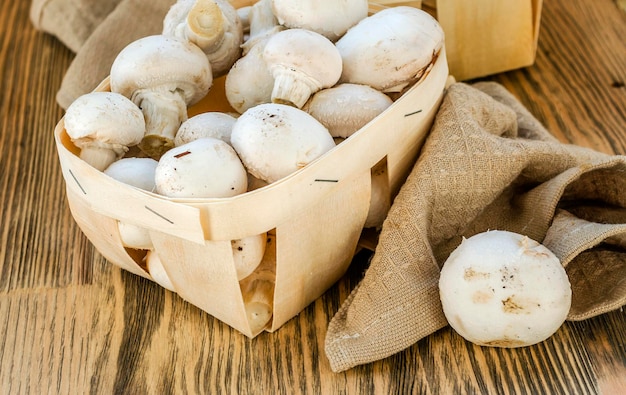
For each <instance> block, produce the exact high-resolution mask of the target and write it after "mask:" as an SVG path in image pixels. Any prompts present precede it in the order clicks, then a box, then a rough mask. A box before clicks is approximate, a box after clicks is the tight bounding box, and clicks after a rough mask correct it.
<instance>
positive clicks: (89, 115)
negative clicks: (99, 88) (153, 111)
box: [64, 92, 146, 170]
mask: <svg viewBox="0 0 626 395" xmlns="http://www.w3.org/2000/svg"><path fill="white" fill-rule="evenodd" d="M64 122H65V131H66V132H67V134H68V136H69V137H70V139H71V140H72V142H73V143H74V145H76V146H77V147H78V148H80V158H81V159H82V160H84V161H85V162H87V163H88V164H90V165H91V166H93V167H95V168H96V169H98V170H104V169H106V168H107V167H108V166H109V165H110V164H111V163H113V162H114V161H115V160H117V159H119V158H121V157H122V156H123V155H124V153H126V152H127V151H128V147H129V146H133V145H137V144H138V143H139V142H140V141H141V139H142V138H143V135H144V133H145V130H146V124H145V121H144V117H143V114H142V113H141V110H139V108H138V107H137V106H136V105H135V104H134V103H133V102H131V101H130V100H128V99H127V98H126V97H124V96H122V95H120V94H117V93H112V92H92V93H87V94H84V95H82V96H80V97H78V98H77V99H76V100H74V102H72V104H70V106H69V107H68V108H67V111H66V113H65V118H64Z"/></svg>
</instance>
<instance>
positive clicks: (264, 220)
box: [54, 50, 448, 337]
mask: <svg viewBox="0 0 626 395" xmlns="http://www.w3.org/2000/svg"><path fill="white" fill-rule="evenodd" d="M447 78H448V67H447V62H446V56H445V50H442V51H441V53H440V55H439V57H438V59H437V60H436V62H435V63H434V64H433V67H432V68H431V70H430V71H429V73H428V75H427V76H426V77H425V78H424V79H422V80H421V81H420V82H419V83H418V84H416V85H415V86H413V87H412V88H411V89H410V90H409V91H407V92H406V93H405V94H404V95H403V96H402V97H401V98H400V99H398V100H397V101H396V102H395V103H394V104H393V105H392V106H391V107H389V108H388V109H387V110H386V111H385V112H384V113H382V114H380V115H379V116H378V117H377V118H376V119H374V120H373V121H372V122H370V123H369V124H367V125H366V126H364V127H363V128H362V129H361V130H359V131H358V132H356V133H355V134H354V135H352V136H351V137H350V138H348V139H347V140H345V141H344V142H342V143H340V144H338V145H337V146H336V147H335V148H333V149H332V150H331V151H329V152H327V153H326V154H325V155H323V156H322V157H320V158H318V159H317V160H315V161H314V162H312V163H311V164H309V165H307V166H306V167H305V168H303V169H301V170H299V171H298V172H296V173H293V174H291V175H289V176H287V177H285V178H283V179H281V180H279V181H277V182H275V183H272V184H270V185H268V186H265V187H263V188H260V189H257V190H253V191H250V192H247V193H245V194H242V195H239V196H235V197H231V198H220V199H173V198H167V197H164V196H160V195H157V194H153V193H150V192H145V191H142V190H139V189H135V188H133V187H130V186H128V185H126V184H123V183H121V182H118V181H116V180H114V179H112V178H110V177H108V176H106V175H105V174H104V173H102V172H100V171H98V170H96V169H94V168H92V167H91V166H89V165H87V164H86V163H85V162H83V161H82V160H81V159H80V158H79V157H78V156H77V154H79V149H78V148H77V147H75V146H74V145H73V144H72V142H71V141H70V138H69V137H68V135H67V134H66V132H65V129H64V121H63V119H61V120H60V121H59V123H58V124H57V126H56V128H55V131H54V136H55V140H56V147H57V150H58V155H59V160H60V163H61V168H62V172H63V177H64V179H65V181H66V191H67V199H68V202H69V206H70V210H71V212H72V215H73V217H74V219H75V221H76V222H77V224H78V225H79V227H80V228H81V230H82V231H83V233H84V234H85V235H86V236H87V238H88V239H89V240H90V241H91V243H92V244H93V245H94V246H95V248H96V249H97V250H98V251H99V252H100V253H101V254H102V255H103V256H104V257H105V258H106V259H107V260H108V261H110V262H111V263H113V264H116V265H118V266H119V267H121V268H123V269H125V270H127V271H129V272H132V273H134V274H137V275H139V276H142V277H145V278H148V279H152V277H151V276H150V274H149V273H148V272H147V271H146V270H144V269H143V268H142V261H143V259H144V258H145V255H146V253H147V251H144V250H134V249H129V248H125V247H124V246H123V244H122V241H121V238H120V234H119V230H118V222H119V221H123V222H125V223H128V224H133V225H137V226H140V227H143V228H146V229H148V230H149V233H150V237H151V239H152V242H153V245H154V251H155V252H156V253H157V254H158V256H159V258H160V260H161V262H162V264H163V268H164V269H165V271H166V273H167V275H168V277H169V279H170V281H171V286H172V288H173V291H175V292H176V293H177V294H178V295H180V296H181V297H182V298H183V299H185V300H187V301H188V302H190V303H192V304H194V305H195V306H197V307H199V308H200V309H202V310H204V311H205V312H207V313H209V314H211V315H213V316H214V317H216V318H218V319H219V320H221V321H223V322H225V323H226V324H228V325H230V326H231V327H233V328H235V329H237V330H238V331H240V332H241V333H243V334H245V335H247V336H249V337H254V336H256V335H258V334H259V333H260V332H261V331H263V330H267V331H274V330H276V329H277V328H279V327H280V326H281V325H283V324H284V323H285V322H286V321H288V320H289V319H291V318H292V317H294V316H295V315H297V314H298V313H299V312H300V311H302V310H303V309H304V308H305V307H306V306H307V305H308V304H310V303H311V302H312V301H313V300H315V299H316V298H318V297H319V296H320V295H321V294H322V293H323V292H325V291H326V290H327V289H328V288H329V287H330V286H331V285H332V284H333V283H335V282H336V281H337V280H338V279H339V278H340V277H341V276H342V275H343V274H344V273H345V271H346V270H347V268H348V266H349V264H350V262H351V259H352V258H353V255H354V253H355V251H356V249H357V245H358V242H359V238H360V235H361V232H362V230H363V225H364V222H365V219H366V216H367V213H368V211H369V208H370V207H369V206H370V193H371V179H372V178H371V169H372V168H373V167H374V166H376V165H379V166H380V164H381V163H382V164H384V165H385V166H386V169H387V174H388V184H389V188H388V193H389V196H390V198H392V197H393V196H395V194H396V193H397V191H398V189H399V188H400V186H401V184H402V183H403V182H404V180H405V178H406V176H407V174H408V172H409V171H410V169H411V168H412V166H413V164H414V163H415V160H416V158H417V156H418V151H419V149H420V147H421V145H422V143H423V140H424V139H425V137H426V135H427V133H428V131H429V129H430V126H431V125H432V122H433V119H434V116H435V113H436V112H437V109H438V107H439V104H440V102H441V98H442V95H443V91H444V87H445V84H446V81H447ZM108 89H109V85H108V81H106V80H105V81H104V82H103V83H102V84H101V85H100V86H99V87H98V88H97V89H96V90H98V91H105V90H108ZM224 103H227V101H226V99H225V97H224V96H223V90H222V89H220V86H219V81H218V82H216V87H215V88H214V89H212V90H211V93H210V94H209V96H207V99H206V100H205V101H204V102H202V103H200V104H199V105H198V106H197V107H195V108H191V109H190V113H193V112H196V113H197V112H199V111H220V110H223V108H224V106H225V105H224ZM199 109H201V110H199ZM264 232H267V234H268V243H267V248H266V252H265V255H264V258H263V261H262V263H261V265H260V266H259V268H257V270H256V271H255V272H254V273H253V274H252V275H250V276H248V277H247V278H246V279H244V280H242V281H238V279H237V274H236V270H235V266H234V263H233V255H232V249H231V240H237V239H241V238H244V237H247V236H251V235H257V234H262V233H264ZM268 284H269V289H268V287H267V286H268ZM258 286H262V287H265V292H266V295H267V293H268V292H269V297H270V303H271V305H272V310H273V316H272V318H271V320H270V322H269V324H268V325H267V326H265V327H262V328H258V327H255V326H254V325H252V324H251V322H250V319H249V317H248V315H247V314H246V303H249V302H250V298H252V299H254V294H253V293H252V294H250V290H254V288H255V287H258ZM250 295H252V296H250Z"/></svg>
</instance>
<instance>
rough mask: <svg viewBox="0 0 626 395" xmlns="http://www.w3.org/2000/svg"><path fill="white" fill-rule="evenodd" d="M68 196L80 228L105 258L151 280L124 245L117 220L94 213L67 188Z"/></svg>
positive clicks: (73, 214) (79, 197)
mask: <svg viewBox="0 0 626 395" xmlns="http://www.w3.org/2000/svg"><path fill="white" fill-rule="evenodd" d="M66 195H67V200H68V203H69V207H70V211H71V213H72V216H73V217H74V219H75V221H76V223H77V225H78V227H79V228H80V229H81V231H82V232H83V233H84V234H85V236H87V239H89V240H90V241H91V243H92V244H93V245H94V247H96V249H97V250H98V252H100V254H102V256H103V257H104V258H106V259H107V260H108V261H109V262H112V263H114V264H116V265H117V266H119V267H121V268H122V269H124V270H127V271H129V272H131V273H133V274H136V275H138V276H141V277H145V278H148V279H151V277H150V275H149V274H148V273H146V271H145V270H143V269H142V268H141V267H140V266H139V265H138V264H137V262H135V260H134V259H133V258H132V257H131V256H130V255H129V254H128V252H127V251H126V249H125V248H124V246H123V245H122V240H121V239H120V236H119V230H118V225H117V224H118V222H117V220H115V219H113V218H109V217H107V216H105V215H102V214H100V213H97V212H95V211H93V210H92V208H91V207H90V206H89V205H87V204H85V200H84V199H83V198H82V196H80V195H77V194H76V192H75V191H74V190H73V189H71V188H66ZM102 235H106V236H107V237H103V236H102Z"/></svg>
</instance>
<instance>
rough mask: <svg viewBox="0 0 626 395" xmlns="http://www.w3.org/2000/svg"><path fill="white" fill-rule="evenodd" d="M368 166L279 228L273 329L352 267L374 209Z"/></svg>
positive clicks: (296, 312)
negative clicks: (368, 216) (370, 214)
mask: <svg viewBox="0 0 626 395" xmlns="http://www.w3.org/2000/svg"><path fill="white" fill-rule="evenodd" d="M370 185H371V175H370V171H369V169H366V170H364V171H362V172H361V173H360V174H356V175H355V176H353V177H352V178H351V179H350V180H346V182H345V183H344V185H343V188H341V189H338V190H337V192H336V193H334V194H331V195H328V196H327V197H326V198H325V199H323V200H321V201H319V202H318V203H317V204H315V205H314V206H311V207H309V208H307V209H306V210H302V211H301V213H300V215H298V216H295V217H293V218H291V219H290V221H287V222H285V223H283V224H281V225H280V226H278V228H277V229H276V243H277V246H276V256H277V262H278V263H277V265H276V285H275V289H274V318H273V324H272V330H276V329H277V328H278V327H280V326H281V325H283V324H284V323H285V322H286V321H288V320H289V319H291V318H292V317H293V316H295V315H296V314H298V313H299V312H300V311H301V310H302V309H303V308H304V307H306V306H307V305H309V304H310V303H311V302H312V301H313V300H315V299H317V298H318V297H319V296H321V295H322V293H324V291H326V290H327V289H328V288H330V286H331V285H332V284H333V283H335V281H337V279H338V278H339V277H341V276H342V275H343V274H344V273H345V272H346V270H347V268H348V266H349V265H350V261H351V259H352V257H353V255H354V251H355V248H356V246H357V243H358V240H359V236H360V234H361V230H362V229H363V223H364V222H365V217H366V216H367V212H368V209H369V195H370V193H369V192H370V188H371V186H370Z"/></svg>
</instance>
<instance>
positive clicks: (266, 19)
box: [241, 0, 284, 56]
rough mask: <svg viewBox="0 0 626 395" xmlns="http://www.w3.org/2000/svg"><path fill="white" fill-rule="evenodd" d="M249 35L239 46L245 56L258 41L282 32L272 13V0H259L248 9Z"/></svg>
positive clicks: (282, 28)
mask: <svg viewBox="0 0 626 395" xmlns="http://www.w3.org/2000/svg"><path fill="white" fill-rule="evenodd" d="M249 18H250V35H249V36H248V38H247V39H246V40H245V41H244V43H243V44H242V45H241V48H242V55H243V56H245V55H246V54H247V53H248V52H249V51H250V49H252V47H253V46H255V45H256V44H257V43H258V42H259V41H264V40H265V39H266V38H268V37H269V36H271V35H272V34H274V33H277V32H279V31H281V30H284V27H283V26H281V25H280V24H279V23H278V20H277V19H276V17H275V16H274V13H273V11H272V0H259V1H257V2H256V3H254V5H252V6H251V7H250V14H249Z"/></svg>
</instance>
